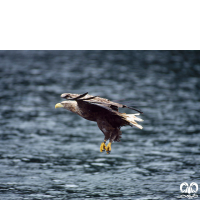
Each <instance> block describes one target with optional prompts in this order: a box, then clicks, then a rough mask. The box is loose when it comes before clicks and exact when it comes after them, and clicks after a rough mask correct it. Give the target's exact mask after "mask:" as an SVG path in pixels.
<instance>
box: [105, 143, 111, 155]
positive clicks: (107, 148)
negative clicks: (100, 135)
mask: <svg viewBox="0 0 200 200" xmlns="http://www.w3.org/2000/svg"><path fill="white" fill-rule="evenodd" d="M106 152H107V154H110V152H111V142H109V143H108V145H107V147H106Z"/></svg>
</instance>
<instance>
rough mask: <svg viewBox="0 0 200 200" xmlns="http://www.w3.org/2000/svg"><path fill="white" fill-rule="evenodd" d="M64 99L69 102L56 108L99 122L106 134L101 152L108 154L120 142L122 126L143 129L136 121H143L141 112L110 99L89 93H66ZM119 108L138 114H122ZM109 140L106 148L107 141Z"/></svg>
mask: <svg viewBox="0 0 200 200" xmlns="http://www.w3.org/2000/svg"><path fill="white" fill-rule="evenodd" d="M61 97H62V98H65V99H67V101H62V102H61V103H57V104H56V105H55V108H60V107H62V108H65V109H67V110H69V111H71V112H73V113H76V114H78V115H80V116H81V117H83V118H85V119H87V120H90V121H95V122H97V125H98V127H99V129H100V130H101V131H102V132H103V133H104V135H105V138H104V142H102V143H101V146H100V152H102V151H105V150H106V152H107V154H109V153H110V151H111V144H112V142H113V141H117V142H119V141H120V138H121V131H120V128H121V127H122V126H127V125H130V126H132V125H134V126H136V127H138V128H140V129H142V128H143V127H142V126H141V125H139V124H138V123H137V122H136V121H140V122H141V121H143V120H142V119H140V118H138V117H137V116H136V115H139V114H140V113H142V112H141V111H140V110H138V109H136V108H133V107H128V106H126V105H123V104H120V103H115V102H112V101H110V100H108V99H105V98H101V97H97V96H92V95H89V94H88V93H84V94H81V95H80V94H71V93H64V94H62V95H61ZM118 108H129V109H132V110H135V111H137V113H136V114H126V113H120V112H119V111H118ZM107 140H109V143H108V145H107V146H106V141H107Z"/></svg>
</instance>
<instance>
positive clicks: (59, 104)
mask: <svg viewBox="0 0 200 200" xmlns="http://www.w3.org/2000/svg"><path fill="white" fill-rule="evenodd" d="M63 107H64V106H63V105H62V104H61V103H57V104H56V105H55V108H63Z"/></svg>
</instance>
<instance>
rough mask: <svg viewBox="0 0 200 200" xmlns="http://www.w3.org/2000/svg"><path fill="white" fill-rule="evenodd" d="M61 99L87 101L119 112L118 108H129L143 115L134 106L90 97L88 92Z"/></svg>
mask: <svg viewBox="0 0 200 200" xmlns="http://www.w3.org/2000/svg"><path fill="white" fill-rule="evenodd" d="M61 97H62V98H66V99H68V100H77V101H78V100H79V101H81V100H82V101H87V102H89V103H91V104H94V105H95V104H96V105H99V106H102V107H105V108H110V109H112V110H115V111H118V108H129V109H131V110H135V111H137V112H139V113H141V114H142V113H143V112H142V111H141V110H139V109H137V108H135V107H133V106H127V105H124V104H121V103H117V102H113V101H110V100H108V99H105V98H101V97H98V96H92V95H89V94H88V92H86V93H84V94H81V95H78V94H69V93H64V94H62V95H61ZM83 97H84V98H83Z"/></svg>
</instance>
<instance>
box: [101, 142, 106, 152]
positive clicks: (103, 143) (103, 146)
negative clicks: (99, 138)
mask: <svg viewBox="0 0 200 200" xmlns="http://www.w3.org/2000/svg"><path fill="white" fill-rule="evenodd" d="M105 150H106V145H105V142H102V143H101V146H100V152H103V151H105Z"/></svg>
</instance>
